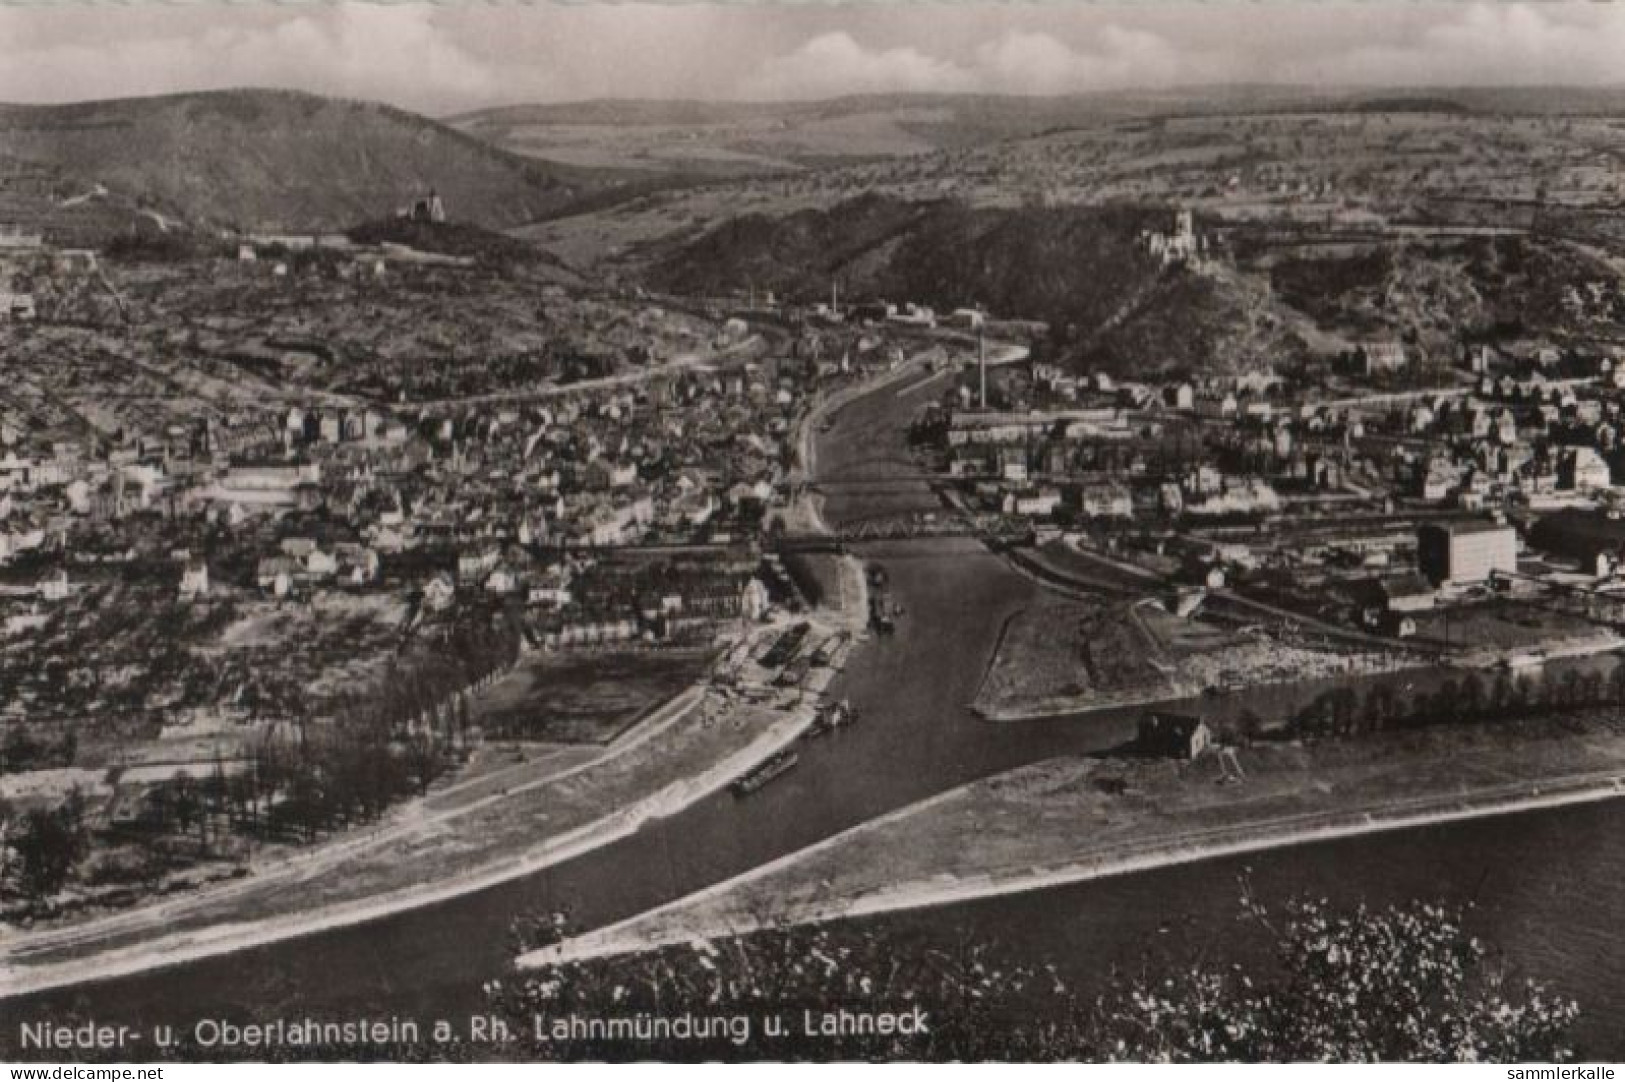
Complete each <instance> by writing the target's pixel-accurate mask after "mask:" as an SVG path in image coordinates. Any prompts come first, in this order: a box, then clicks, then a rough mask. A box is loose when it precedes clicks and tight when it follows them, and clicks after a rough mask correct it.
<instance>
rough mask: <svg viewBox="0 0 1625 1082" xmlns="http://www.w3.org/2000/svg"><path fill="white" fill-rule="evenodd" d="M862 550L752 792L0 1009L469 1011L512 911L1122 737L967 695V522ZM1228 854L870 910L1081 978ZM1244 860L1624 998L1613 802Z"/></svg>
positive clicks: (1124, 717)
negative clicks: (596, 841)
mask: <svg viewBox="0 0 1625 1082" xmlns="http://www.w3.org/2000/svg"><path fill="white" fill-rule="evenodd" d="M936 389H940V384H935V383H932V384H926V385H923V386H916V387H913V388H905V389H904V391H902V392H897V391H894V390H891V389H883V390H881V391H878V392H876V393H874V394H872V395H869V396H868V397H865V398H862V399H859V400H858V401H856V402H854V403H852V404H850V405H849V406H847V407H846V408H845V409H843V410H842V411H841V413H840V414H839V416H838V418H837V423H836V424H835V426H834V428H833V429H832V430H831V431H829V432H827V433H825V434H823V435H822V436H821V437H820V441H819V454H818V457H819V471H818V472H819V476H820V478H821V480H822V481H824V482H825V483H826V489H827V492H828V497H829V498H828V503H827V505H826V509H825V511H826V517H828V518H829V519H830V520H831V521H832V522H835V523H837V524H839V523H842V522H849V521H852V520H854V519H857V518H861V517H863V516H865V515H869V514H875V513H880V512H884V511H890V510H900V509H909V508H917V507H929V506H935V498H934V497H933V496H932V495H931V493H930V491H929V490H928V489H927V488H926V486H925V485H924V484H923V483H921V482H919V481H914V480H909V479H907V476H908V475H910V474H913V473H915V472H917V471H916V469H915V468H914V467H913V465H912V464H911V463H910V462H909V461H908V458H907V456H906V454H905V451H904V448H903V444H902V438H901V428H902V426H903V425H904V424H905V423H906V421H907V419H908V418H909V417H910V416H911V415H912V413H913V411H914V410H915V409H916V408H917V407H918V406H919V405H920V404H921V403H922V402H923V401H924V400H925V398H926V397H927V396H929V395H930V394H931V393H933V391H934V390H936ZM843 481H845V482H847V483H845V484H843V483H841V482H843ZM863 555H864V556H865V558H866V559H874V560H878V561H880V562H881V563H882V564H884V566H885V567H886V569H887V572H888V576H889V579H890V589H891V591H892V593H893V596H894V597H895V598H896V599H897V600H899V601H901V602H902V603H903V605H904V607H905V610H906V612H905V615H904V616H903V618H902V620H901V622H900V625H899V628H898V632H897V634H896V635H894V636H892V637H889V638H883V639H879V640H876V641H875V642H873V643H872V644H870V645H868V646H866V647H865V648H863V649H861V650H859V651H858V652H856V654H855V655H854V657H853V659H852V662H851V664H850V666H849V668H848V670H847V672H846V673H845V674H844V675H843V676H842V677H841V679H840V682H839V683H838V684H837V685H836V688H835V694H837V695H844V696H847V697H848V698H850V699H851V701H852V702H853V703H854V704H855V705H856V706H857V707H858V709H859V711H860V715H861V719H862V720H861V722H860V724H858V725H857V726H855V727H853V728H852V729H850V730H846V731H843V732H841V733H839V734H837V735H836V736H835V737H833V738H826V739H824V740H819V741H814V742H811V743H809V744H806V745H804V747H803V751H802V759H801V763H800V765H799V766H798V767H797V768H796V769H795V770H794V771H792V772H791V773H789V774H788V775H786V776H785V777H783V778H782V779H780V780H778V781H775V782H774V783H773V784H771V785H769V786H767V787H766V788H765V789H763V790H762V791H760V792H759V793H757V794H755V795H753V796H751V797H749V798H746V799H744V800H739V799H736V798H734V797H733V796H731V795H729V794H727V793H721V794H718V795H716V796H714V797H711V798H709V799H707V800H704V801H702V802H700V803H699V804H697V805H695V806H693V807H691V808H689V809H688V810H686V811H684V812H683V813H681V814H679V815H676V816H673V817H671V818H670V819H666V820H663V821H660V822H657V823H653V824H651V825H649V826H648V827H647V828H646V829H644V830H642V831H640V832H639V833H637V834H636V835H634V836H632V837H630V838H627V839H625V840H623V841H621V842H618V843H616V844H613V845H610V846H607V847H605V848H603V849H601V850H598V851H596V852H593V853H590V854H586V855H584V856H582V857H580V858H578V859H575V860H573V861H570V862H568V863H565V864H561V865H558V866H556V867H554V868H551V869H548V870H546V871H543V872H539V873H536V874H534V875H531V876H528V877H526V878H523V879H518V880H514V881H512V882H509V883H505V884H502V885H499V886H496V887H493V888H490V889H487V890H484V891H481V892H478V893H475V894H470V895H466V896H463V897H459V898H456V899H452V900H450V901H446V902H443V903H441V904H438V905H433V906H428V907H425V908H423V909H419V910H414V911H411V912H407V913H401V914H397V915H394V916H389V917H385V918H381V919H379V920H376V921H373V922H370V923H366V924H361V925H356V926H352V927H347V928H339V929H334V930H332V931H328V932H322V933H318V934H315V935H311V936H307V937H304V938H301V939H296V940H290V941H286V942H282V943H277V944H272V945H269V946H266V947H263V948H258V949H254V950H249V951H243V952H239V953H235V954H232V955H228V956H222V957H216V958H210V959H203V960H201V961H197V962H191V963H185V964H182V965H178V966H175V967H171V968H167V969H162V970H155V971H151V972H148V973H144V974H138V975H134V976H130V977H126V978H118V979H114V980H109V981H106V982H98V983H91V984H86V985H81V986H77V987H74V988H69V989H63V990H59V991H55V992H50V993H43V994H40V995H36V996H31V997H28V998H26V999H22V1000H18V1001H7V1002H6V1004H5V1006H6V1011H7V1014H8V1016H9V1017H10V1018H14V1019H15V1020H16V1021H25V1020H28V1019H32V1018H64V1017H68V1016H69V1015H72V1016H73V1017H79V1018H89V1019H95V1020H97V1021H102V1022H115V1023H116V1022H129V1023H133V1024H140V1025H152V1024H156V1023H161V1022H168V1023H172V1024H177V1025H181V1026H183V1027H184V1026H188V1025H189V1024H190V1023H191V1021H193V1020H195V1019H197V1018H200V1017H239V1018H241V1017H250V1016H255V1017H277V1016H281V1017H314V1018H329V1017H332V1018H337V1017H354V1016H357V1015H360V1014H363V1013H365V1014H367V1015H370V1016H373V1017H377V1016H381V1015H387V1014H396V1015H400V1016H402V1017H416V1018H419V1019H436V1018H449V1019H461V1018H463V1017H464V1016H466V1015H467V1014H469V1013H471V1012H473V1011H476V1010H478V1009H479V1008H480V1006H481V992H480V986H481V984H482V982H483V981H485V980H486V979H489V978H491V977H493V976H500V975H501V974H502V973H503V971H504V969H505V967H506V966H507V964H508V963H509V961H510V960H511V958H512V957H513V954H514V952H515V947H514V944H513V942H512V941H511V937H510V934H509V929H510V927H511V925H512V922H513V921H514V919H515V917H516V916H518V915H520V914H525V913H545V912H549V911H552V910H554V909H559V908H564V909H567V910H568V911H569V912H570V913H571V914H572V916H573V918H574V919H575V921H576V922H577V923H578V924H579V925H580V926H582V927H595V926H599V925H602V924H605V923H609V922H611V921H614V920H618V919H620V918H623V917H627V916H630V915H633V914H635V913H637V912H639V911H642V910H644V909H646V908H649V907H651V906H653V905H656V904H659V903H661V902H665V901H668V900H671V899H673V898H676V897H679V896H681V895H683V894H686V893H689V892H691V891H693V890H696V889H698V888H700V887H703V886H706V885H708V884H710V883H713V882H716V881H718V880H721V879H723V878H726V877H729V876H731V875H735V874H738V873H740V872H743V871H745V870H747V869H749V868H751V867H753V866H755V865H757V864H760V863H762V862H764V861H767V860H769V859H772V858H773V857H776V856H780V855H782V854H784V853H787V852H790V851H793V850H795V849H797V848H800V847H803V846H806V845H809V844H811V843H813V842H815V841H818V840H819V839H822V838H825V837H828V836H829V835H831V834H833V833H835V832H837V831H839V830H843V829H845V828H847V827H850V826H853V825H856V824H857V823H860V822H863V821H864V820H867V819H870V818H872V817H874V816H876V815H878V814H880V813H883V812H885V811H888V810H891V809H893V808H896V807H899V806H901V805H904V804H907V803H910V802H913V801H915V800H918V799H921V798H923V797H925V796H929V795H931V794H933V793H937V792H941V791H942V790H944V789H947V788H949V787H952V786H954V785H957V784H960V783H963V782H966V781H969V780H972V779H975V778H979V777H984V776H986V775H988V774H991V773H994V772H997V771H1000V770H1004V769H1008V768H1010V767H1014V766H1018V765H1020V764H1023V763H1028V762H1033V761H1036V760H1039V759H1043V758H1047V757H1050V756H1054V755H1057V754H1063V753H1067V752H1085V751H1092V750H1098V749H1103V748H1106V747H1110V746H1113V745H1115V744H1118V743H1121V742H1122V741H1123V740H1125V739H1126V738H1127V737H1128V736H1129V735H1131V733H1132V731H1133V725H1134V720H1135V717H1136V716H1137V713H1138V711H1136V710H1123V711H1117V712H1106V713H1097V714H1092V715H1088V716H1084V717H1073V718H1060V719H1054V720H1047V721H1039V722H1026V723H1013V724H994V723H989V722H984V721H981V720H979V719H978V718H976V717H975V716H974V715H973V714H971V713H970V711H969V710H968V709H967V706H966V704H968V703H969V701H970V700H971V698H972V697H973V696H974V694H975V690H976V687H977V684H978V682H979V680H980V678H981V674H982V670H983V669H984V667H985V665H986V664H987V661H988V658H989V654H990V651H991V650H992V647H993V644H994V641H995V640H996V638H997V635H998V629H999V627H1000V626H1001V624H1002V623H1003V622H1004V620H1005V618H1006V617H1007V616H1009V615H1010V614H1011V613H1012V612H1014V611H1016V610H1017V609H1019V608H1021V607H1022V606H1024V605H1026V604H1030V603H1031V602H1032V601H1033V600H1034V599H1036V598H1038V597H1040V596H1041V588H1040V587H1039V586H1037V585H1036V584H1034V583H1033V582H1032V581H1031V580H1029V579H1028V578H1026V577H1024V576H1022V575H1019V574H1017V573H1015V572H1014V571H1012V570H1011V569H1010V568H1009V567H1008V566H1007V565H1006V564H1005V563H1004V562H1003V561H1002V560H1001V559H1000V558H998V557H997V556H995V555H993V554H991V553H989V552H987V551H986V550H985V549H982V548H981V547H980V546H978V545H977V544H976V543H974V542H972V541H968V540H935V541H926V542H894V543H882V544H877V545H874V546H871V547H870V548H867V549H865V551H864V553H863ZM1594 663H1595V662H1594ZM1317 690H1318V689H1316V688H1313V687H1298V688H1277V689H1265V690H1263V691H1262V692H1260V694H1259V697H1257V698H1247V699H1246V700H1245V701H1244V702H1235V703H1231V702H1229V701H1227V702H1226V703H1225V708H1226V709H1239V708H1240V706H1241V705H1252V706H1253V708H1254V709H1256V710H1258V711H1259V713H1261V714H1264V715H1266V716H1267V713H1268V712H1270V711H1274V710H1283V709H1290V708H1291V707H1292V705H1293V704H1295V703H1302V702H1307V701H1308V699H1310V698H1312V697H1313V695H1314V694H1315V693H1316V691H1317ZM1233 698H1236V699H1238V700H1239V699H1240V698H1241V697H1239V696H1238V697H1233ZM1210 705H1211V704H1210ZM1242 863H1243V862H1240V861H1215V862H1206V863H1201V864H1196V865H1190V866H1187V867H1183V868H1176V869H1170V870H1167V871H1161V872H1156V873H1151V874H1145V875H1137V876H1133V877H1126V878H1123V879H1117V880H1105V881H1100V882H1096V883H1091V884H1083V885H1079V886H1075V887H1069V888H1064V889H1058V890H1049V891H1043V892H1036V893H1033V894H1029V895H1022V896H1015V897H1010V898H1004V899H998V900H994V901H989V902H984V903H972V904H967V905H962V906H956V907H953V908H950V909H944V910H934V911H928V912H921V913H915V914H907V915H899V916H894V917H889V918H886V920H887V921H888V922H890V923H893V924H896V925H897V926H898V927H900V928H907V929H910V934H918V935H931V934H946V932H945V929H947V928H949V927H953V926H957V925H959V924H960V923H967V924H970V925H972V926H974V927H977V928H979V929H981V930H983V931H987V932H991V933H994V934H995V935H996V937H997V938H1000V939H1002V940H1004V941H1006V942H1008V943H1011V944H1012V945H1013V946H1015V947H1016V948H1018V949H1020V950H1022V951H1024V952H1027V953H1029V954H1031V955H1034V956H1036V957H1042V958H1044V959H1045V960H1049V959H1053V960H1055V961H1057V963H1061V964H1063V965H1064V966H1065V967H1066V968H1068V969H1069V970H1071V971H1072V972H1073V973H1074V974H1075V975H1076V977H1077V979H1078V980H1080V981H1081V982H1083V983H1085V984H1087V982H1088V980H1089V979H1090V974H1091V973H1098V972H1099V971H1100V967H1101V965H1102V964H1104V963H1105V962H1108V961H1110V960H1116V959H1124V958H1127V957H1128V956H1130V955H1132V954H1135V953H1137V952H1138V951H1140V950H1141V949H1142V948H1143V946H1144V945H1145V944H1153V943H1162V944H1168V945H1170V947H1171V948H1173V949H1189V948H1191V947H1194V946H1195V945H1198V944H1200V943H1211V942H1212V941H1213V940H1214V939H1215V938H1218V939H1223V938H1225V937H1228V936H1230V935H1232V934H1233V933H1234V930H1235V928H1236V922H1235V920H1234V917H1235V904H1234V900H1235V897H1236V890H1235V886H1234V880H1235V875H1236V872H1237V870H1238V869H1239V868H1240V867H1241V866H1242ZM1245 864H1246V865H1247V866H1250V867H1251V868H1252V869H1253V874H1254V878H1255V881H1256V883H1257V884H1258V886H1259V888H1260V892H1261V893H1262V894H1263V895H1264V896H1266V897H1276V898H1278V897H1280V896H1282V895H1283V894H1285V893H1288V892H1291V891H1295V890H1305V891H1309V892H1312V893H1314V894H1317V895H1324V896H1327V897H1329V898H1332V899H1334V900H1337V901H1339V902H1344V901H1348V902H1353V901H1357V900H1360V899H1371V900H1383V899H1387V898H1402V897H1411V896H1416V895H1425V896H1436V897H1444V898H1455V899H1463V898H1469V897H1473V896H1475V895H1476V896H1477V899H1478V901H1479V909H1478V910H1477V914H1478V915H1477V916H1476V917H1475V921H1477V922H1479V923H1480V924H1482V925H1483V927H1482V928H1481V929H1480V930H1481V931H1482V932H1483V933H1485V934H1487V936H1488V938H1491V939H1493V940H1494V941H1496V942H1498V943H1499V944H1501V945H1502V946H1503V947H1504V948H1505V949H1506V951H1507V955H1508V958H1509V959H1510V960H1511V961H1512V962H1514V963H1515V964H1516V965H1518V966H1519V967H1522V968H1525V969H1527V970H1528V971H1529V972H1531V973H1533V974H1538V975H1540V976H1543V977H1546V978H1548V979H1550V980H1552V981H1554V982H1556V983H1557V984H1558V985H1559V986H1560V987H1561V988H1562V989H1563V990H1564V991H1566V992H1568V993H1570V994H1572V995H1574V996H1576V997H1577V998H1579V999H1580V1000H1581V1001H1582V1003H1583V1004H1584V1005H1585V1006H1586V1007H1587V1008H1588V1009H1589V1014H1588V1015H1587V1029H1586V1037H1587V1039H1588V1041H1589V1042H1590V1044H1591V1045H1592V1049H1591V1050H1592V1051H1603V1052H1604V1053H1610V1052H1611V1053H1612V1054H1618V1053H1619V1052H1621V1051H1625V1045H1622V1042H1621V1041H1620V1039H1619V1036H1618V1033H1617V1031H1618V1030H1619V1029H1620V1028H1621V1027H1620V1026H1618V1025H1617V1024H1616V1023H1617V1021H1618V1020H1619V1019H1620V1018H1622V1017H1625V1014H1622V1012H1625V1004H1622V1002H1621V998H1620V992H1619V989H1620V988H1621V987H1625V972H1622V969H1621V952H1620V951H1619V950H1618V949H1617V948H1615V946H1614V924H1615V920H1616V916H1617V906H1616V903H1614V902H1613V897H1612V896H1613V892H1614V891H1615V890H1616V889H1617V883H1618V881H1619V878H1620V874H1621V872H1622V871H1625V818H1622V816H1621V811H1620V806H1619V805H1617V804H1607V805H1598V806H1592V807H1586V808H1577V809H1567V810H1563V811H1553V812H1541V813H1535V814H1529V815H1522V816H1515V817H1505V818H1500V819H1492V820H1484V821H1480V822H1475V823H1466V824H1460V825H1454V826H1447V827H1440V828H1436V829H1430V830H1424V831H1411V832H1405V833H1398V834H1389V835H1377V836H1371V837H1366V838H1361V839H1356V840H1349V841H1341V842H1335V843H1328V844H1317V845H1314V846H1307V847H1302V848H1295V849H1285V850H1279V851H1275V852H1271V853H1265V854H1258V855H1255V856H1253V857H1250V858H1248V859H1247V860H1246V861H1245ZM1164 928H1166V929H1168V930H1167V931H1163V930H1162V929H1164ZM6 1029H7V1030H12V1026H10V1025H8V1026H7V1027H6ZM6 1036H7V1038H9V1037H10V1036H11V1034H10V1033H7V1034H6Z"/></svg>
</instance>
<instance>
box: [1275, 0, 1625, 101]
mask: <svg viewBox="0 0 1625 1082" xmlns="http://www.w3.org/2000/svg"><path fill="white" fill-rule="evenodd" d="M1622 55H1625V10H1622V9H1621V8H1619V7H1618V6H1616V5H1613V4H1592V5H1585V6H1576V5H1570V4H1563V5H1550V6H1544V5H1539V6H1537V5H1532V4H1489V3H1479V4H1474V5H1472V6H1471V7H1468V8H1465V9H1462V10H1459V11H1457V12H1455V13H1454V17H1453V18H1450V19H1447V20H1445V21H1443V22H1440V23H1437V24H1435V25H1433V26H1430V27H1427V28H1426V29H1424V30H1423V31H1422V32H1421V33H1420V34H1419V35H1417V36H1416V37H1414V38H1413V39H1412V40H1411V41H1408V42H1403V43H1394V44H1374V45H1355V46H1353V47H1351V48H1348V49H1346V50H1343V51H1341V52H1338V53H1335V54H1333V55H1332V56H1330V57H1328V58H1321V59H1319V60H1318V61H1315V62H1311V63H1307V64H1305V63H1299V64H1297V65H1294V66H1293V69H1292V70H1294V71H1295V72H1296V73H1297V74H1298V75H1299V76H1300V77H1301V76H1309V75H1318V76H1319V77H1320V78H1322V79H1327V80H1330V81H1332V82H1352V83H1364V84H1383V85H1426V86H1449V85H1524V86H1530V85H1552V86H1576V85H1583V86H1598V85H1612V84H1617V83H1618V82H1619V81H1620V67H1619V58H1620V57H1621V56H1622Z"/></svg>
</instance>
